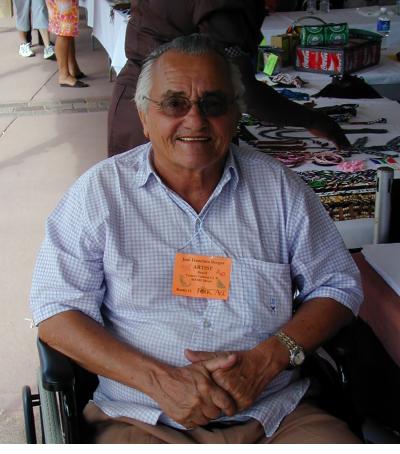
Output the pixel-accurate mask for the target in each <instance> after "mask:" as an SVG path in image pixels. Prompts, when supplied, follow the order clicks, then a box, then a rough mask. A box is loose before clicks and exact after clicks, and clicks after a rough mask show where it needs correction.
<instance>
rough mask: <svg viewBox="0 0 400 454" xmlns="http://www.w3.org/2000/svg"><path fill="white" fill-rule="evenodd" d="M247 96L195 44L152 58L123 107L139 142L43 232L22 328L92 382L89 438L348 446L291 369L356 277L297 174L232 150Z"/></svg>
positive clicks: (313, 344)
mask: <svg viewBox="0 0 400 454" xmlns="http://www.w3.org/2000/svg"><path fill="white" fill-rule="evenodd" d="M243 92H244V87H243V85H242V83H241V80H240V74H239V71H238V69H237V68H235V66H234V65H233V64H232V63H231V62H230V61H229V60H228V59H227V57H226V55H225V52H224V49H223V48H222V49H221V48H220V47H219V46H218V45H217V44H216V43H215V42H213V41H212V40H210V39H209V38H207V37H206V36H205V35H200V34H196V35H189V36H183V37H179V38H176V39H175V40H174V41H172V42H171V43H167V44H165V45H163V46H161V47H159V48H158V49H156V50H154V51H153V52H152V53H151V54H150V55H149V57H148V59H147V60H146V62H145V64H144V65H143V68H142V72H141V74H140V77H139V81H138V88H137V92H136V96H135V101H136V105H137V107H138V109H139V115H140V118H141V121H142V125H143V130H144V134H145V136H146V137H148V138H149V140H150V142H148V143H146V144H144V145H141V146H139V147H137V148H136V149H133V150H131V151H128V152H127V153H124V154H120V155H117V156H114V157H112V158H109V159H105V160H104V161H102V162H101V163H99V164H97V165H96V166H94V167H93V168H92V169H90V170H89V171H88V172H87V173H86V174H85V175H83V176H82V177H81V178H80V179H79V180H78V181H77V182H76V183H75V184H74V185H73V186H72V188H70V189H69V191H67V193H66V194H65V196H64V197H63V199H62V201H61V202H60V203H59V204H58V206H57V208H56V209H55V211H54V212H53V213H52V214H51V215H50V217H49V219H48V221H47V226H46V237H45V241H44V243H43V245H42V247H41V250H40V252H39V256H38V260H37V263H36V268H35V272H34V276H33V284H32V291H31V307H32V311H33V314H34V322H35V324H36V325H38V326H39V337H40V338H41V339H42V340H43V341H44V342H45V343H47V344H48V345H50V346H51V347H53V348H55V349H56V350H59V351H61V352H63V353H64V354H66V355H67V356H69V357H71V358H72V359H74V360H75V361H76V362H77V363H78V364H80V365H81V366H83V367H85V368H86V369H87V370H90V371H92V372H94V373H96V374H98V376H99V386H98V388H97V389H96V391H95V393H94V396H93V400H92V401H90V402H89V403H88V404H87V406H86V407H85V410H84V417H85V419H86V421H87V422H88V423H89V424H90V426H91V429H93V434H94V438H93V439H92V440H90V441H92V442H97V443H360V440H359V439H358V438H357V437H356V436H355V435H354V434H353V433H352V432H351V431H350V430H349V428H348V427H347V425H346V424H345V423H344V422H343V421H341V420H339V419H337V418H335V417H333V416H331V415H330V414H328V413H326V412H325V411H323V410H322V409H320V408H319V407H318V406H317V405H316V404H315V403H314V402H313V401H312V400H310V396H309V395H308V396H307V390H308V388H309V384H310V383H309V380H308V378H305V377H304V376H301V374H300V369H299V366H300V365H301V364H302V363H303V361H304V360H305V356H306V355H307V354H308V353H310V352H312V351H313V350H314V349H316V348H317V347H318V346H319V345H320V344H321V343H323V342H324V341H326V340H327V339H328V338H329V337H331V336H332V335H333V334H334V333H335V332H336V331H337V330H338V329H339V328H340V327H342V326H343V325H344V324H346V323H348V322H349V321H350V320H351V319H352V317H353V314H357V313H358V310H359V307H360V304H361V301H362V290H361V287H360V276H359V272H358V269H357V267H356V265H355V264H354V262H353V260H352V258H351V256H350V254H349V252H348V251H347V249H346V247H345V245H344V244H343V241H342V239H341V237H340V234H339V232H338V230H337V228H336V227H335V225H334V224H333V221H332V220H331V219H330V218H329V216H328V214H327V212H326V210H325V209H324V207H323V206H322V204H321V202H320V201H319V199H318V196H317V195H316V194H315V193H314V192H313V191H312V190H311V189H310V188H308V187H307V186H306V184H305V183H304V182H303V181H302V180H301V179H300V177H298V176H297V175H296V174H295V173H294V172H292V171H291V170H289V169H287V168H286V167H285V166H284V165H283V164H282V163H280V162H278V161H277V160H275V159H273V158H272V157H270V156H267V155H266V154H264V153H261V152H259V151H257V150H246V149H241V148H239V147H237V146H235V145H234V144H232V143H231V140H232V137H233V135H234V133H235V131H236V127H237V123H238V121H239V118H240V113H241V110H242V108H243ZM266 108H268V106H266ZM294 295H297V296H296V300H295V301H294ZM295 303H296V304H295ZM295 305H296V311H295V312H294V311H293V309H294V306H295ZM88 441H89V440H88Z"/></svg>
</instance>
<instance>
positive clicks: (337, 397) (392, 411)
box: [22, 319, 400, 444]
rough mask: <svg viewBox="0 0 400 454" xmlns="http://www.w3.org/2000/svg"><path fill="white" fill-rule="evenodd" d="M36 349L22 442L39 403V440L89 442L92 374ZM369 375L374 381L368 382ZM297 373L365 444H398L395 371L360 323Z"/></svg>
mask: <svg viewBox="0 0 400 454" xmlns="http://www.w3.org/2000/svg"><path fill="white" fill-rule="evenodd" d="M37 346H38V351H39V359H40V370H39V373H38V393H37V394H32V392H31V389H30V387H29V386H25V387H24V388H23V391H22V398H23V407H24V417H25V433H26V440H27V443H37V437H36V431H35V420H34V412H33V407H35V406H38V405H39V406H40V418H41V432H42V442H44V443H68V444H70V443H88V442H89V443H90V440H91V436H92V434H91V432H90V428H89V427H88V426H87V424H86V423H85V421H84V419H83V416H82V412H83V409H84V407H85V405H86V403H87V402H88V401H89V399H90V398H91V397H92V395H93V392H94V390H95V388H96V386H97V383H98V379H97V376H96V375H94V374H92V373H90V372H88V371H86V370H85V369H83V368H81V367H80V366H79V365H77V364H76V363H74V362H73V361H72V360H71V359H70V358H68V357H66V356H64V355H63V354H62V353H60V352H58V351H56V350H54V349H53V348H51V347H49V346H48V345H46V344H45V343H43V342H42V341H41V340H40V339H38V341H37ZM365 349H367V352H366V355H367V356H369V354H371V358H370V359H368V360H367V361H364V359H363V358H362V355H361V354H360V351H361V350H362V351H365ZM377 358H379V361H378V360H377ZM371 371H372V376H373V377H374V380H375V383H371V382H370V377H371ZM302 373H303V374H304V375H305V376H309V377H311V380H312V383H313V384H314V386H313V387H314V389H318V391H319V392H318V393H317V397H316V400H317V403H318V404H319V405H320V406H321V407H322V408H324V409H325V410H326V411H328V412H329V413H331V414H333V415H334V416H336V417H338V418H340V419H342V420H344V421H346V422H347V423H348V425H349V427H350V429H351V430H352V431H353V432H354V433H355V434H356V435H358V436H359V437H360V438H361V439H362V440H363V441H364V442H365V443H385V444H386V443H396V444H398V443H400V418H399V416H398V412H397V409H399V408H400V394H399V393H398V388H399V384H400V368H399V367H398V366H397V365H396V364H395V363H394V362H393V361H392V360H391V358H390V357H389V356H388V355H387V353H386V352H385V350H384V349H383V347H382V346H381V345H380V343H379V341H378V340H377V339H376V337H375V336H374V334H373V333H372V331H371V329H370V328H369V327H368V326H367V325H366V324H365V323H364V322H363V321H362V320H360V319H356V320H355V321H354V322H353V323H352V324H351V325H349V326H348V327H345V328H344V329H342V330H341V331H340V332H339V333H338V335H336V336H335V337H334V338H333V339H332V340H331V341H329V342H327V343H326V344H325V345H324V348H323V349H318V350H317V352H315V353H314V354H313V355H310V356H309V357H308V358H307V360H306V362H305V364H304V366H303V367H302ZM388 374H389V375H388ZM379 377H380V379H379ZM385 377H386V378H385ZM388 377H391V379H390V380H388ZM315 385H316V386H315ZM388 393H389V394H388ZM390 393H392V394H391V395H390Z"/></svg>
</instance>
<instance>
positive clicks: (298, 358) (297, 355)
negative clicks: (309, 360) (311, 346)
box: [293, 350, 306, 366]
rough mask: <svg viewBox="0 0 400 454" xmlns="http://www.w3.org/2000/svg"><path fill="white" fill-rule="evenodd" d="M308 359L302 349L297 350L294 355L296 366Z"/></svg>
mask: <svg viewBox="0 0 400 454" xmlns="http://www.w3.org/2000/svg"><path fill="white" fill-rule="evenodd" d="M305 359H306V355H305V354H304V352H303V351H302V350H299V351H297V352H296V353H295V354H294V355H293V363H294V365H295V366H300V364H303V362H304V360H305Z"/></svg>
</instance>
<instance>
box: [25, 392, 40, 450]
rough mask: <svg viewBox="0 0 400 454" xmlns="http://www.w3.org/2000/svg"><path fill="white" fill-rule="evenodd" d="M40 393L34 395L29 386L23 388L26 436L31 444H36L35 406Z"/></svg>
mask: <svg viewBox="0 0 400 454" xmlns="http://www.w3.org/2000/svg"><path fill="white" fill-rule="evenodd" d="M38 397H39V396H38V395H33V396H32V392H31V388H30V387H29V386H24V387H23V388H22V406H23V409H24V423H25V437H26V442H27V443H29V444H36V443H37V441H36V429H35V416H34V414H33V407H34V406H35V404H36V405H38V403H37V402H38V400H39V399H38Z"/></svg>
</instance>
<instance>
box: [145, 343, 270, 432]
mask: <svg viewBox="0 0 400 454" xmlns="http://www.w3.org/2000/svg"><path fill="white" fill-rule="evenodd" d="M185 356H186V358H187V359H188V360H189V361H190V362H191V364H189V365H188V366H184V367H169V368H167V369H166V370H165V371H164V372H163V373H162V374H158V375H157V377H156V383H155V384H156V386H155V387H154V388H153V389H156V390H157V391H156V392H154V393H153V398H154V399H155V400H156V401H157V402H158V403H159V405H160V407H161V409H162V410H163V411H164V412H165V413H166V414H167V415H168V416H170V417H171V418H173V419H174V420H175V421H177V422H178V423H180V424H182V425H183V426H185V427H187V428H190V429H192V428H195V427H197V426H203V425H206V424H208V423H209V422H210V421H211V420H213V419H217V418H219V417H220V416H221V415H222V414H224V415H227V416H233V415H234V414H236V413H237V412H239V411H241V410H244V409H246V408H248V407H249V406H251V405H252V403H253V402H254V401H255V400H256V399H257V397H258V396H259V395H260V394H261V392H262V391H263V390H264V388H265V386H266V384H267V382H268V381H269V380H268V378H267V376H268V374H267V373H265V372H266V363H267V361H265V358H264V357H263V355H262V354H261V353H260V351H258V350H257V349H252V350H248V351H238V352H195V351H192V350H185ZM157 385H158V386H157Z"/></svg>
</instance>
